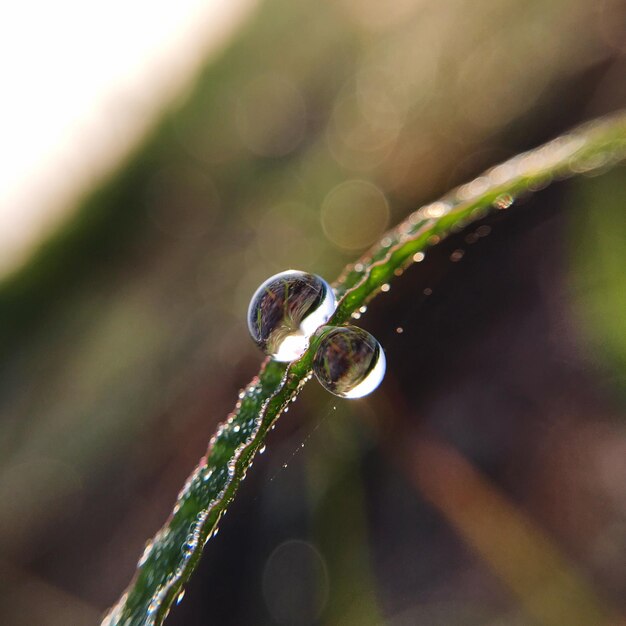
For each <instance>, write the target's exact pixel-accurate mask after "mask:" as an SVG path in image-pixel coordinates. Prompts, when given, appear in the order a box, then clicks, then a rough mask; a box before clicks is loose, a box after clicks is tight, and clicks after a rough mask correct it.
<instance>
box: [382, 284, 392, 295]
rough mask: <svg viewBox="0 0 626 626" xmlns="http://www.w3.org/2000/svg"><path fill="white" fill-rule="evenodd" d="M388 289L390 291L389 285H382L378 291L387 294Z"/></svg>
mask: <svg viewBox="0 0 626 626" xmlns="http://www.w3.org/2000/svg"><path fill="white" fill-rule="evenodd" d="M390 289H391V285H390V284H389V283H385V284H384V285H381V286H380V290H381V291H384V292H385V293H387V292H388V291H389V290H390Z"/></svg>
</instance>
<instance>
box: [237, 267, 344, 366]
mask: <svg viewBox="0 0 626 626" xmlns="http://www.w3.org/2000/svg"><path fill="white" fill-rule="evenodd" d="M336 307H337V303H336V300H335V294H334V293H333V290H332V288H331V287H330V285H329V284H328V283H327V282H326V281H325V280H324V279H323V278H321V277H320V276H317V275H315V274H308V273H306V272H300V271H297V270H287V271H286V272H281V273H280V274H276V275H275V276H272V277H271V278H268V279H267V280H266V281H265V282H264V283H263V284H262V285H261V286H260V287H259V288H258V289H257V290H256V292H255V293H254V295H253V296H252V300H251V301H250V306H249V307H248V329H249V330H250V335H251V336H252V339H253V340H254V341H255V343H256V344H257V345H258V346H259V347H260V348H261V349H262V350H263V351H264V352H265V354H268V355H270V356H271V357H273V358H274V359H276V360H277V361H293V360H295V359H297V358H299V357H300V356H302V354H303V353H304V351H305V350H306V349H307V347H308V345H309V339H310V337H311V335H312V334H313V333H314V332H315V331H316V330H317V329H318V328H319V327H320V326H322V325H323V324H325V323H326V322H327V321H328V320H329V318H330V316H331V315H332V314H333V313H334V311H335V309H336Z"/></svg>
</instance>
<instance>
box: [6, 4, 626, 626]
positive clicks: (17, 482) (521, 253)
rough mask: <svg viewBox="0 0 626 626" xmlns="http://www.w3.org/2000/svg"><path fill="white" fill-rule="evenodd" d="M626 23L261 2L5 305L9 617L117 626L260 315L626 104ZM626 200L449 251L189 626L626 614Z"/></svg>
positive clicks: (550, 619) (602, 196)
mask: <svg viewBox="0 0 626 626" xmlns="http://www.w3.org/2000/svg"><path fill="white" fill-rule="evenodd" d="M625 54H626V5H625V4H624V3H623V2H619V1H616V0H615V1H604V2H589V1H586V0H567V1H565V0H557V1H554V2H547V1H546V0H543V1H539V0H537V1H534V0H533V1H528V2H514V1H512V0H501V1H497V2H496V1H493V2H492V1H484V2H469V1H468V0H453V1H451V2H436V1H435V0H395V1H394V2H392V3H381V2H375V1H373V0H336V1H330V0H324V1H323V2H312V1H310V0H308V1H305V0H298V1H296V2H293V1H287V0H267V1H265V2H263V3H262V4H261V6H260V7H259V9H258V12H257V13H256V15H255V16H254V17H253V18H252V19H251V20H250V21H249V22H247V23H246V24H245V25H244V26H243V27H242V28H241V30H240V31H239V32H238V33H237V34H236V36H235V38H234V40H233V41H232V43H231V44H230V46H229V47H228V48H227V49H226V50H225V51H224V52H223V53H222V54H221V55H220V56H219V58H217V59H213V60H211V62H210V63H208V64H207V66H206V67H205V68H204V70H203V71H202V73H201V74H200V75H199V76H198V79H197V83H196V85H195V87H194V89H193V90H192V91H191V92H190V93H188V94H186V95H185V97H182V96H181V99H180V100H179V101H178V102H177V105H176V106H175V107H172V108H171V109H169V110H167V111H165V112H164V113H163V120H162V123H161V125H160V126H159V128H158V129H157V130H156V131H155V132H154V134H152V135H151V136H149V137H147V138H146V140H145V142H144V143H143V144H142V146H141V147H140V148H138V149H137V151H136V152H135V153H134V154H133V155H132V156H131V157H130V158H129V159H127V160H126V161H125V162H124V163H122V164H120V167H119V170H118V171H117V172H116V173H115V175H113V176H111V178H110V179H109V180H107V181H105V182H104V183H102V184H100V185H99V186H98V187H97V188H96V189H94V190H93V191H92V192H91V193H90V194H89V195H87V196H86V197H85V198H84V199H83V201H82V202H81V203H80V206H79V207H78V208H77V210H76V212H75V213H74V214H73V215H72V217H71V218H70V219H69V220H68V221H67V223H66V224H64V226H63V227H62V228H61V229H60V230H59V231H58V232H53V233H50V234H49V238H48V240H47V241H46V242H45V243H44V244H42V246H41V248H40V249H39V250H38V251H37V252H36V253H35V254H34V255H33V257H32V258H31V259H30V260H29V261H28V262H27V263H26V265H25V266H24V267H22V268H21V269H20V270H19V271H17V272H16V273H15V274H14V275H12V276H10V277H8V278H6V279H5V280H4V282H3V283H2V284H0V502H1V503H2V504H1V506H0V576H1V578H0V580H2V585H1V586H0V588H1V591H0V624H3V625H4V624H6V625H11V626H12V625H15V626H31V625H39V624H46V625H51V626H57V625H59V626H61V625H68V624H72V625H74V624H95V623H98V621H99V619H100V617H101V615H102V613H103V612H104V610H105V609H106V608H107V607H108V606H109V605H111V604H112V603H113V602H114V601H115V600H116V599H117V597H118V595H119V594H120V592H121V591H122V590H123V588H124V587H125V586H126V584H127V583H128V581H129V580H130V578H131V576H132V574H133V571H134V567H135V563H136V561H137V558H138V557H139V555H140V553H141V551H142V549H143V545H144V542H145V540H146V539H147V538H148V537H149V536H151V535H152V534H153V533H154V532H155V531H156V530H157V529H158V528H159V527H160V525H161V524H162V523H163V521H164V520H165V518H166V517H167V515H168V513H169V511H170V509H171V506H172V504H173V501H174V499H175V497H176V494H177V492H178V490H179V488H180V486H181V485H182V484H183V482H184V480H185V478H186V477H187V475H188V474H189V473H190V471H191V470H192V468H193V466H194V465H195V463H196V461H197V459H198V458H199V457H200V456H201V455H202V454H203V453H204V451H205V450H206V446H207V442H208V440H209V438H210V436H211V434H212V432H213V430H214V429H215V427H216V425H217V423H218V422H219V421H221V420H223V419H224V418H225V416H226V415H227V413H228V412H229V411H230V410H231V408H232V406H233V404H234V402H235V399H236V395H237V392H238V390H239V389H240V388H241V387H242V386H244V385H245V384H246V383H247V382H248V380H249V379H250V378H251V377H252V376H253V375H254V374H255V373H256V371H257V369H258V365H259V363H260V360H261V359H260V355H259V353H258V352H257V351H256V349H255V347H254V345H253V344H252V342H251V341H250V339H249V337H248V336H247V331H246V325H245V311H246V307H247V303H248V299H249V297H250V295H251V294H252V292H253V291H254V289H255V287H256V286H257V285H258V284H259V283H260V282H261V281H262V280H263V279H264V278H266V277H267V276H269V275H270V274H272V273H274V272H277V271H281V270H283V269H287V268H288V267H293V268H298V269H303V270H307V271H312V272H315V273H319V274H321V275H322V276H324V277H325V278H327V279H329V280H332V279H333V278H334V277H335V276H336V275H337V274H338V272H339V271H340V269H341V268H342V266H343V265H344V264H345V263H346V262H348V261H350V260H352V259H354V258H355V256H356V255H357V254H358V253H359V251H360V250H362V249H364V248H365V247H366V246H368V245H369V244H370V243H372V242H373V241H374V240H375V239H376V238H377V237H378V236H379V235H380V234H381V233H382V232H383V230H384V228H385V227H387V226H392V225H393V224H395V223H396V222H397V221H399V220H400V219H402V217H403V216H405V215H406V214H407V213H408V212H409V211H411V210H413V209H415V208H417V207H418V206H419V205H420V204H421V203H423V202H427V201H430V200H433V199H435V198H436V197H437V196H438V195H440V194H442V193H443V192H445V191H447V190H448V189H449V188H450V187H452V186H453V185H456V184H459V183H462V182H465V181H467V180H468V179H470V178H471V177H472V176H474V175H477V174H479V173H480V172H481V170H482V169H484V168H486V167H488V166H489V165H492V164H495V163H497V162H498V161H500V160H502V159H504V158H506V157H508V156H510V155H512V154H515V153H517V152H520V151H522V150H524V149H527V148H530V147H532V146H534V145H537V144H538V143H541V142H542V141H545V140H548V139H550V138H552V137H554V136H555V135H557V134H559V133H560V132H562V131H564V130H566V129H567V128H569V127H570V126H572V125H575V124H576V123H578V122H581V121H584V120H586V119H588V118H591V117H594V116H598V115H603V114H606V113H609V112H611V111H614V110H616V109H618V108H622V107H625V106H626V80H625V78H626V56H625ZM625 205H626V177H625V176H624V170H623V168H621V169H618V170H616V171H615V172H613V173H610V174H608V175H606V176H603V177H600V178H593V179H585V180H580V181H578V180H577V181H573V182H568V183H559V184H557V185H555V186H554V187H551V188H549V189H548V190H545V191H541V192H540V193H539V194H537V195H536V196H535V197H533V198H530V199H527V200H525V201H523V202H522V203H520V204H519V205H514V206H513V207H512V208H511V209H509V210H508V211H507V212H505V214H499V215H498V216H497V217H496V218H493V219H489V220H486V221H485V222H484V223H481V224H479V225H476V226H474V227H473V228H472V229H471V231H469V232H466V233H461V234H459V235H456V236H454V237H453V238H452V239H450V240H448V241H446V242H444V243H443V244H442V245H440V246H438V247H437V248H435V249H433V250H432V252H431V253H429V254H428V255H427V256H426V259H425V260H424V261H423V262H421V263H418V264H416V265H415V266H414V267H413V268H411V269H410V270H409V271H407V272H406V273H405V275H404V276H403V277H402V278H401V279H399V280H397V281H396V282H395V283H394V284H393V285H392V287H391V290H390V292H389V293H388V294H383V295H381V297H380V298H378V299H377V300H375V301H374V302H373V303H372V305H371V306H370V307H369V311H368V313H367V315H366V316H364V318H363V319H362V320H361V322H362V325H363V327H365V328H367V329H368V330H370V331H371V332H373V333H374V335H375V336H376V337H377V338H378V339H379V340H380V342H381V343H382V345H383V347H384V348H385V350H386V354H387V375H386V379H385V381H384V383H383V385H382V386H381V387H380V388H379V390H378V391H377V392H376V393H375V394H373V395H372V396H370V397H368V398H366V399H363V400H358V401H346V400H339V399H336V398H333V397H331V396H329V395H328V394H326V393H323V391H322V390H321V389H320V388H318V387H316V386H315V384H314V383H311V384H309V385H308V387H307V388H306V389H305V391H304V392H303V393H302V395H301V397H300V398H299V400H298V402H297V403H296V404H295V405H294V406H293V408H292V409H291V411H290V412H289V413H288V414H286V415H284V416H283V417H282V418H281V420H280V421H279V423H278V426H277V428H276V430H275V431H274V432H273V433H272V434H271V436H270V439H269V441H268V446H267V452H266V453H265V454H264V455H263V456H261V457H259V459H258V460H256V461H255V465H254V468H253V470H252V471H251V472H249V478H248V480H247V481H246V482H245V484H244V485H243V486H242V489H241V491H240V493H239V494H238V497H237V499H236V501H235V502H234V504H233V505H232V507H231V510H230V511H229V514H228V515H227V517H226V518H225V520H224V521H223V522H222V524H221V526H220V534H219V535H218V536H217V537H216V538H215V539H214V540H212V541H211V542H210V543H209V544H208V545H207V548H206V551H205V556H204V557H203V560H202V562H201V565H200V568H199V570H198V571H197V573H196V575H195V576H194V577H193V578H192V580H191V582H190V584H189V586H188V589H187V591H186V595H185V598H184V600H183V601H182V602H181V604H180V606H178V607H176V608H175V609H174V610H173V611H172V614H171V616H170V618H169V623H171V624H173V625H175V624H180V625H182V624H184V625H189V626H192V625H196V624H197V625H204V624H221V625H231V624H232V625H233V626H248V625H250V626H252V625H254V626H256V625H268V626H269V625H274V624H279V625H294V626H296V625H297V626H301V625H302V626H305V625H313V624H320V625H321V624H324V625H341V626H344V625H345V626H353V625H354V626H357V625H358V626H368V625H370V624H371V625H382V624H386V625H389V626H405V625H407V626H408V625H416V626H422V625H427V626H432V625H439V624H441V625H450V624H454V625H463V626H465V625H467V626H470V625H490V626H496V625H498V626H499V625H502V626H504V625H507V626H508V625H513V626H517V625H527V624H531V625H535V624H538V625H549V626H553V625H554V626H557V625H563V626H578V625H580V626H592V625H593V626H596V625H605V624H606V625H609V624H610V625H617V624H622V623H624V619H625V616H626V601H625V598H626V422H625V420H624V414H625V402H626V395H625V391H626V385H625V382H626V314H625V311H626V300H625V298H626V295H625V294H626V278H625V275H624V269H623V268H624V267H626V246H625V245H624V242H625V241H626V211H625Z"/></svg>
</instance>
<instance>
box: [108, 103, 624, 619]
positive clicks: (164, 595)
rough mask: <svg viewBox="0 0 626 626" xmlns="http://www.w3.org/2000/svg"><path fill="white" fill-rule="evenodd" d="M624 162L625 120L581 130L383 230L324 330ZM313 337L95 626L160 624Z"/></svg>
mask: <svg viewBox="0 0 626 626" xmlns="http://www.w3.org/2000/svg"><path fill="white" fill-rule="evenodd" d="M625 157H626V115H625V114H624V113H621V114H619V115H616V116H614V117H612V118H608V119H605V120H600V121H596V122H593V123H591V124H587V125H585V126H583V127H581V128H579V129H577V130H575V131H572V132H571V133H568V134H566V135H563V136H561V137H559V138H558V139H555V140H554V141H551V142H550V143H548V144H545V145H544V146H541V147H539V148H537V149H535V150H532V151H530V152H527V153H524V154H521V155H519V156H516V157H514V158H513V159H511V160H509V161H507V162H505V163H503V164H501V165H498V166H497V167H494V168H492V169H491V170H489V171H488V172H486V173H485V174H484V175H482V176H479V177H478V178H477V179H475V180H474V181H472V182H470V183H468V184H466V185H462V186H461V187H459V188H457V189H456V190H454V191H453V192H451V193H450V194H448V195H447V196H445V197H444V198H443V199H442V200H440V201H438V202H434V203H432V204H429V205H426V206H424V207H422V208H420V209H418V210H417V211H416V212H415V213H413V214H411V215H410V216H409V217H408V218H407V219H406V220H405V221H404V222H402V223H401V224H400V225H398V226H397V227H396V228H394V229H393V230H391V231H390V232H388V233H387V234H386V235H385V236H384V237H383V238H382V239H381V241H380V242H379V243H378V244H377V245H375V246H374V247H373V248H372V249H371V250H370V251H369V252H368V253H366V254H365V255H364V256H363V257H362V258H361V259H359V261H358V262H356V263H354V264H353V265H350V266H348V267H347V268H346V269H345V270H344V272H343V273H342V275H341V276H340V277H339V279H338V280H337V281H336V283H335V285H334V288H335V290H336V293H337V296H338V298H339V305H338V308H337V311H336V312H335V314H334V315H333V317H332V318H331V320H330V321H329V324H334V325H338V324H344V323H346V322H347V321H348V320H350V318H351V316H352V315H353V314H356V315H359V313H358V310H359V309H360V307H361V306H363V305H364V304H365V303H367V302H368V301H369V300H370V299H371V298H373V297H374V296H375V295H376V294H377V293H378V292H380V291H381V290H385V289H386V287H385V285H387V284H388V283H389V282H391V281H392V280H394V279H396V278H397V277H398V276H400V275H401V274H402V272H403V270H404V269H406V268H407V267H408V266H409V265H411V264H412V263H414V262H416V261H419V260H421V258H423V254H424V253H425V252H426V251H427V250H428V248H429V247H431V246H433V245H435V244H437V243H438V242H439V241H441V240H442V239H444V238H445V237H446V236H448V235H449V234H450V233H452V232H456V231H459V230H461V229H463V228H464V227H466V226H467V225H468V224H470V223H472V222H474V221H476V220H478V219H480V218H482V217H484V216H485V215H487V214H488V213H490V212H492V211H498V210H504V209H506V208H508V207H509V206H510V205H511V204H512V203H513V202H514V201H515V200H516V199H517V198H518V197H520V196H521V195H523V194H527V193H530V192H533V191H536V190H538V189H541V188H543V187H545V186H546V185H548V184H549V183H550V182H552V181H553V180H555V179H562V178H566V177H569V176H573V175H576V174H584V173H589V174H591V173H598V172H601V171H603V170H606V169H608V168H610V167H611V166H613V165H615V164H616V163H618V162H619V161H621V160H623V159H624V158H625ZM318 342H319V336H316V337H314V338H313V340H312V341H311V345H310V346H309V349H308V350H307V351H306V353H305V354H304V355H303V356H302V357H301V358H300V359H299V360H298V361H296V362H294V363H291V364H288V365H287V364H284V363H278V362H275V361H272V360H270V359H268V360H266V361H265V362H264V364H263V366H262V367H261V371H260V372H259V374H258V376H257V377H255V378H254V379H253V380H252V381H251V382H250V384H249V385H248V386H247V387H246V388H245V389H244V390H242V392H241V393H240V396H239V400H238V402H237V404H236V405H235V409H234V411H233V412H232V413H231V414H230V415H229V416H228V418H227V420H226V421H225V422H223V423H222V424H221V425H220V426H219V427H218V429H217V432H216V434H215V435H214V437H213V438H212V439H211V442H210V445H209V449H208V451H207V453H206V455H205V456H204V457H203V458H202V459H201V460H200V463H199V464H198V466H197V467H196V468H195V470H194V471H193V472H192V474H191V476H189V478H188V479H187V482H186V483H185V485H184V487H183V489H182V490H181V492H180V494H179V496H178V499H177V501H176V504H175V506H174V510H173V511H172V514H171V516H170V518H169V519H168V520H167V522H166V523H165V525H164V526H163V528H161V530H160V531H159V532H158V533H157V534H156V535H155V536H154V538H153V539H152V540H151V541H149V542H148V544H147V545H146V549H145V551H144V554H143V555H142V557H141V558H140V560H139V563H138V567H137V572H136V574H135V577H134V579H133V580H132V582H131V584H130V586H129V587H128V589H127V590H126V592H125V593H124V594H123V595H122V597H121V598H120V600H119V602H118V603H117V604H116V605H115V606H114V607H113V608H112V609H111V611H110V612H109V614H108V615H107V617H106V618H105V620H104V622H103V623H104V624H106V625H108V626H112V625H114V624H120V625H122V624H123V625H124V626H135V625H137V626H138V625H143V624H161V623H162V622H163V620H164V619H165V617H166V616H167V613H168V612H169V609H170V607H171V605H172V603H173V602H174V600H175V599H176V598H177V597H178V596H179V594H180V593H181V592H182V590H183V587H184V585H185V582H186V581H187V580H188V578H189V576H190V575H191V573H192V572H193V570H194V569H195V567H196V565H197V563H198V560H199V559H200V555H201V553H202V548H203V546H204V545H205V543H206V542H207V541H208V540H209V539H210V538H211V536H212V535H213V534H214V533H215V532H216V531H217V527H218V524H219V521H220V519H221V517H222V515H223V514H224V512H225V511H226V509H227V507H228V505H229V503H230V502H231V501H232V499H233V498H234V497H235V494H236V493H237V489H238V486H239V483H240V482H241V481H242V480H243V479H244V478H245V476H246V472H247V471H248V469H249V467H250V465H251V463H252V460H253V458H254V455H255V454H256V453H257V452H258V451H259V449H260V448H261V447H262V446H263V445H264V440H265V437H266V435H267V433H268V431H269V430H270V428H273V426H274V424H275V422H276V420H277V419H278V417H279V416H280V414H281V413H282V412H283V411H284V410H285V409H286V408H287V406H288V405H289V403H290V402H291V401H293V400H295V398H296V396H297V395H298V393H299V391H300V389H301V388H302V386H303V385H304V384H305V383H306V382H307V381H308V380H309V379H310V377H311V364H312V360H313V353H314V351H315V348H316V345H317V343H318Z"/></svg>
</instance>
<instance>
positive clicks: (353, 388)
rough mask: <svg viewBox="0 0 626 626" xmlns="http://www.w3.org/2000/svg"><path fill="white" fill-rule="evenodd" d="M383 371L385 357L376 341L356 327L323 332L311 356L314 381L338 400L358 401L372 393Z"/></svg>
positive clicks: (343, 327)
mask: <svg viewBox="0 0 626 626" xmlns="http://www.w3.org/2000/svg"><path fill="white" fill-rule="evenodd" d="M385 369H386V362H385V354H384V352H383V350H382V348H381V347H380V344H379V343H378V341H376V339H375V338H374V337H373V336H372V335H370V334H369V333H368V332H366V331H364V330H362V329H361V328H357V327H356V326H339V327H336V328H333V329H332V330H330V331H329V332H327V333H326V334H325V335H324V336H323V338H322V340H321V341H320V344H319V346H318V348H317V350H316V351H315V356H314V357H313V372H314V373H315V376H316V377H317V380H319V382H320V384H321V385H322V387H324V388H325V389H327V390H328V391H330V392H331V393H333V394H335V395H337V396H340V397H342V398H361V397H363V396H365V395H367V394H369V393H371V392H372V391H374V389H376V387H378V385H379V384H380V383H381V381H382V379H383V378H384V376H385Z"/></svg>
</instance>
